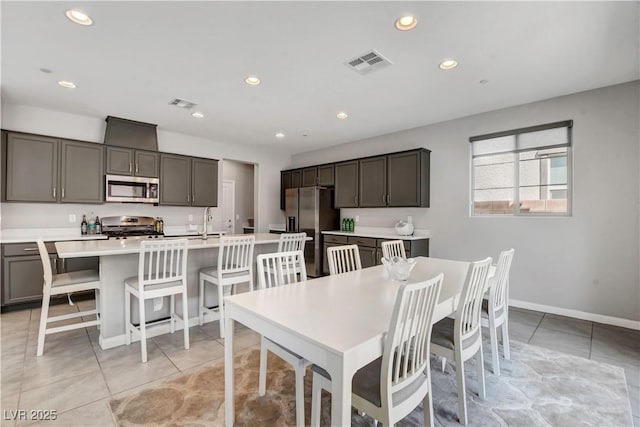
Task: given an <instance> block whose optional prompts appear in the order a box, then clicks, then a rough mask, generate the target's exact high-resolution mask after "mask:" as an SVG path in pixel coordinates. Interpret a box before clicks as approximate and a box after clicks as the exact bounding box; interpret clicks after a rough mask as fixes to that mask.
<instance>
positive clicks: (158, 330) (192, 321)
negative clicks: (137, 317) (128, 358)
mask: <svg viewBox="0 0 640 427" xmlns="http://www.w3.org/2000/svg"><path fill="white" fill-rule="evenodd" d="M216 320H218V319H211V318H209V320H207V316H205V318H204V323H209V322H214V321H216ZM199 324H200V319H199V318H198V317H191V318H189V327H190V328H191V327H193V326H197V325H199ZM178 331H182V321H180V319H177V320H176V332H178ZM169 332H171V325H169V322H168V321H166V320H165V321H161V322H159V323H157V324H155V325H154V324H151V325H148V326H147V338H153V337H157V336H158V335H164V334H168V333H169ZM180 333H182V332H180ZM125 341H126V340H125V335H124V334H122V335H115V336H113V337H109V338H103V337H102V335H100V338H99V339H98V343H99V344H100V348H102V349H103V350H106V349H108V348H113V347H118V346H121V345H125V344H126V342H125ZM137 341H140V338H139V337H136V336H133V337H132V338H131V342H137Z"/></svg>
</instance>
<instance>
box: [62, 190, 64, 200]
mask: <svg viewBox="0 0 640 427" xmlns="http://www.w3.org/2000/svg"><path fill="white" fill-rule="evenodd" d="M62 198H63V199H64V187H62Z"/></svg>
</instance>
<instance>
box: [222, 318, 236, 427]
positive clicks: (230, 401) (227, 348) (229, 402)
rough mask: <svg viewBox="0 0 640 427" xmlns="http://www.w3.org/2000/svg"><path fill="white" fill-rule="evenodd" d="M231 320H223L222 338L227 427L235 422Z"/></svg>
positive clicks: (232, 324) (232, 323)
mask: <svg viewBox="0 0 640 427" xmlns="http://www.w3.org/2000/svg"><path fill="white" fill-rule="evenodd" d="M233 326H234V321H233V319H231V318H229V317H227V318H226V319H225V331H224V332H225V338H224V418H225V425H226V426H227V427H231V426H233V423H234V421H235V403H234V398H233V389H234V383H233Z"/></svg>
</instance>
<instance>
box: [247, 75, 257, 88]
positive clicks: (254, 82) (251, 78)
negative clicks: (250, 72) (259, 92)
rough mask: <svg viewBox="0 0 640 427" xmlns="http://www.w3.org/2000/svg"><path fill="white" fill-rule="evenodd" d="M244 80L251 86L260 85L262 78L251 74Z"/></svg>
mask: <svg viewBox="0 0 640 427" xmlns="http://www.w3.org/2000/svg"><path fill="white" fill-rule="evenodd" d="M244 82H245V83H246V84H248V85H251V86H258V85H259V84H260V79H259V78H257V77H256V76H249V77H247V78H246V79H244Z"/></svg>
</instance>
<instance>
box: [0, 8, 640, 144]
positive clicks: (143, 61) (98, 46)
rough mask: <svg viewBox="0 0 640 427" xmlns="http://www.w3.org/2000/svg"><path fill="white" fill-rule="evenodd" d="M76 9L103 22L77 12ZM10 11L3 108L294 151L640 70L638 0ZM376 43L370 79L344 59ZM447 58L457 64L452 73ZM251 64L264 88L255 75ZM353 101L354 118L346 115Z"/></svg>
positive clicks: (617, 79)
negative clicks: (72, 16) (62, 83)
mask: <svg viewBox="0 0 640 427" xmlns="http://www.w3.org/2000/svg"><path fill="white" fill-rule="evenodd" d="M72 7H74V8H79V9H83V10H84V11H86V12H87V13H88V14H90V15H91V17H92V18H93V20H94V25H92V26H90V27H83V26H79V25H76V24H73V23H72V22H70V21H69V20H67V19H66V18H65V16H64V12H65V10H67V9H69V8H72ZM1 8H2V10H1V13H2V30H1V31H2V32H1V35H2V51H1V53H2V74H1V77H2V82H1V83H2V87H1V88H2V97H3V102H8V103H13V104H26V105H34V106H39V107H44V108H51V109H56V110H61V111H66V112H71V113H79V114H85V115H91V116H95V117H106V116H107V115H113V116H118V117H124V118H129V119H132V120H139V121H143V122H149V123H156V124H158V125H159V127H160V128H163V129H167V130H171V131H176V132H182V133H186V134H190V135H196V136H202V137H205V138H208V139H211V140H216V141H224V142H229V143H237V144H261V145H270V146H279V147H287V148H288V149H290V150H291V153H298V152H304V151H309V150H312V149H316V148H321V147H327V146H331V145H336V144H340V143H344V142H348V141H354V140H358V139H362V138H366V137H370V136H375V135H380V134H385V133H389V132H394V131H398V130H401V129H407V128H412V127H417V126H421V125H426V124H429V123H434V122H439V121H444V120H449V119H453V118H456V117H463V116H468V115H471V114H475V113H479V112H483V111H489V110H494V109H498V108H503V107H508V106H512V105H518V104H524V103H528V102H532V101H536V100H540V99H546V98H551V97H555V96H559V95H564V94H569V93H575V92H580V91H583V90H588V89H593V88H597V87H602V86H608V85H612V84H616V83H622V82H626V81H630V80H635V79H638V78H639V77H640V70H639V53H638V52H639V16H640V13H639V4H638V2H609V1H607V2H543V3H536V2H395V1H393V2H239V1H236V2H86V1H85V2H55V1H49V2H8V1H2V3H1ZM405 13H411V14H414V15H415V16H417V17H418V21H419V22H418V26H417V27H416V28H415V29H414V30H413V31H409V32H400V31H397V30H396V29H395V28H394V25H393V24H394V20H395V18H397V17H398V16H401V15H403V14H405ZM370 49H376V50H377V51H378V52H380V53H381V54H383V55H384V56H386V57H387V58H388V59H389V60H390V61H391V62H392V63H393V65H392V66H390V67H386V68H383V69H380V70H378V71H376V72H374V73H372V74H369V75H365V76H363V75H360V74H358V73H356V72H354V71H352V70H350V69H348V68H347V67H346V66H345V65H344V64H343V62H344V61H346V60H348V59H351V58H353V57H355V56H357V55H359V54H362V53H364V52H367V51H368V50H370ZM448 57H453V58H456V59H457V60H458V61H459V63H460V65H459V67H458V68H456V69H455V70H452V71H447V72H445V71H441V70H439V69H438V63H439V62H440V61H441V60H442V59H444V58H448ZM41 68H48V69H50V70H52V73H51V74H46V73H43V72H41V71H40V69H41ZM249 74H256V75H258V76H259V77H260V78H261V79H262V81H263V83H262V84H261V85H260V86H257V87H251V86H248V85H246V84H245V83H244V77H245V76H247V75H249ZM483 79H486V80H488V83H485V84H481V83H480V80H483ZM58 80H71V81H73V82H75V83H76V84H77V85H78V87H77V88H76V89H72V90H69V89H63V88H61V87H59V86H58V85H57V84H56V81H58ZM175 97H179V98H183V99H187V100H189V101H193V102H195V103H197V104H198V105H197V107H195V109H196V110H198V111H202V112H203V113H204V114H205V118H204V119H194V118H193V117H191V115H190V112H191V111H186V110H181V109H178V108H176V107H172V106H169V105H168V102H169V101H170V100H171V99H172V98H175ZM342 110H344V111H346V112H347V113H348V114H349V118H348V119H347V120H338V119H336V113H337V112H339V111H342ZM277 132H283V133H285V134H286V137H285V138H284V139H283V140H278V139H276V138H275V137H274V135H275V133H277ZM303 134H306V135H307V136H303Z"/></svg>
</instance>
